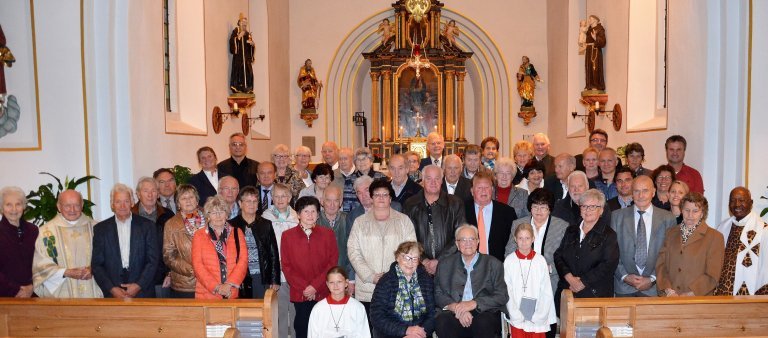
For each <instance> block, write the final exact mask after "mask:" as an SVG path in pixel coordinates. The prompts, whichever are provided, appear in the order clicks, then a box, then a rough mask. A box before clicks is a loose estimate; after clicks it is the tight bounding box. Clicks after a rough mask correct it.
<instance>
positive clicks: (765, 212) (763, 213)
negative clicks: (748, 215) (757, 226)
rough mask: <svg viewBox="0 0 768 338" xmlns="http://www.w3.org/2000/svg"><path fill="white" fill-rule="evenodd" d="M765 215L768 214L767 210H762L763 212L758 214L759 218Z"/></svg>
mask: <svg viewBox="0 0 768 338" xmlns="http://www.w3.org/2000/svg"><path fill="white" fill-rule="evenodd" d="M765 214H768V208H765V209H763V211H762V212H761V213H760V217H763V216H765Z"/></svg>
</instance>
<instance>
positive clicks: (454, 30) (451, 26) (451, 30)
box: [440, 20, 460, 47]
mask: <svg viewBox="0 0 768 338" xmlns="http://www.w3.org/2000/svg"><path fill="white" fill-rule="evenodd" d="M459 33H460V32H459V27H457V26H456V20H451V21H448V24H447V25H445V28H443V32H442V33H440V35H442V36H443V37H444V38H445V40H446V41H448V45H449V46H450V47H454V46H455V45H456V38H457V37H458V36H459Z"/></svg>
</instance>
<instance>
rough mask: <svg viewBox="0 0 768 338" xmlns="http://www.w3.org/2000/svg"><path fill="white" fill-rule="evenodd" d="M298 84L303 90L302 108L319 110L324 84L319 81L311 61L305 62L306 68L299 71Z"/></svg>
mask: <svg viewBox="0 0 768 338" xmlns="http://www.w3.org/2000/svg"><path fill="white" fill-rule="evenodd" d="M296 83H297V84H298V85H299V88H301V108H302V109H317V98H318V97H319V95H320V90H321V89H322V87H323V84H322V82H320V81H318V80H317V75H315V69H314V68H312V60H311V59H307V60H306V61H304V66H303V67H301V69H300V70H299V78H298V79H297V80H296Z"/></svg>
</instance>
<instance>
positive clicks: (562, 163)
mask: <svg viewBox="0 0 768 338" xmlns="http://www.w3.org/2000/svg"><path fill="white" fill-rule="evenodd" d="M574 170H576V158H575V157H573V155H571V154H568V153H562V154H560V155H557V157H555V175H554V176H548V177H547V178H545V179H544V189H547V190H549V191H551V192H552V194H553V195H555V200H560V199H563V198H565V197H566V196H568V183H566V181H567V179H568V175H570V174H571V173H572V172H573V171H574Z"/></svg>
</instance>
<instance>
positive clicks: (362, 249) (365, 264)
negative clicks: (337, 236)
mask: <svg viewBox="0 0 768 338" xmlns="http://www.w3.org/2000/svg"><path fill="white" fill-rule="evenodd" d="M389 212H390V215H389V219H388V220H386V221H383V222H379V221H376V219H375V218H374V217H373V210H371V211H369V212H366V213H365V214H363V215H362V216H360V217H358V218H357V219H356V220H355V223H354V225H353V226H352V231H351V232H350V234H349V239H348V240H347V254H348V255H349V261H350V262H351V263H352V267H353V268H354V269H355V276H356V278H355V298H356V299H357V300H359V301H362V302H370V301H371V297H372V296H373V289H374V288H375V287H376V284H374V283H373V279H374V277H375V276H376V274H379V273H384V272H387V271H389V266H390V264H392V262H394V261H395V254H394V252H395V250H397V246H398V245H400V243H402V242H406V241H416V230H415V229H414V228H413V223H412V222H411V219H410V218H408V216H406V215H404V214H402V213H400V212H397V211H395V209H390V210H389Z"/></svg>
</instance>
